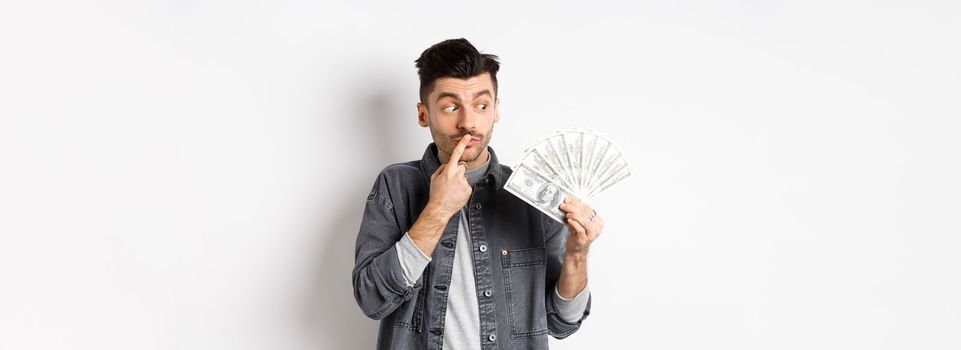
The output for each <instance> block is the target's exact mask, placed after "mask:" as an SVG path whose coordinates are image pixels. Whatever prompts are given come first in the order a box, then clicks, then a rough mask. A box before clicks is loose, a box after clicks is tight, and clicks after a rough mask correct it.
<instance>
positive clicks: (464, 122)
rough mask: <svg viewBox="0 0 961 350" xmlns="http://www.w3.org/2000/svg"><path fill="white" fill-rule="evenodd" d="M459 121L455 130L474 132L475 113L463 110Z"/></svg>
mask: <svg viewBox="0 0 961 350" xmlns="http://www.w3.org/2000/svg"><path fill="white" fill-rule="evenodd" d="M461 111H462V113H461V116H460V120H459V121H458V123H457V128H458V129H462V130H467V131H472V130H474V128H475V127H477V117H478V115H477V112H475V111H472V110H471V109H470V108H464V109H462V110H461Z"/></svg>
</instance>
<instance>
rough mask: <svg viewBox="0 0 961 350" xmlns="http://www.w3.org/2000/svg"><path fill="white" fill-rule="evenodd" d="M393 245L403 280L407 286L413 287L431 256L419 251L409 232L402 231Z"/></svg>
mask: <svg viewBox="0 0 961 350" xmlns="http://www.w3.org/2000/svg"><path fill="white" fill-rule="evenodd" d="M394 246H395V247H396V249H397V260H399V261H400V267H401V269H402V270H403V271H404V279H405V282H406V283H407V286H408V287H413V286H414V284H415V283H417V280H418V279H420V277H421V275H423V274H424V268H426V267H427V264H429V263H430V261H431V258H430V257H429V256H427V254H424V252H422V251H420V248H418V247H417V244H414V240H413V239H411V238H410V233H404V237H401V239H400V241H397V243H396V244H395V245H394Z"/></svg>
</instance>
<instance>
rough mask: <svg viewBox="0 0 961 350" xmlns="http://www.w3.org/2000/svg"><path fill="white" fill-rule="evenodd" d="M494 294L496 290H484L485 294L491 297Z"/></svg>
mask: <svg viewBox="0 0 961 350" xmlns="http://www.w3.org/2000/svg"><path fill="white" fill-rule="evenodd" d="M492 294H494V292H491V290H490V289H488V290H485V291H484V296H485V297H488V298H490V297H491V295H492Z"/></svg>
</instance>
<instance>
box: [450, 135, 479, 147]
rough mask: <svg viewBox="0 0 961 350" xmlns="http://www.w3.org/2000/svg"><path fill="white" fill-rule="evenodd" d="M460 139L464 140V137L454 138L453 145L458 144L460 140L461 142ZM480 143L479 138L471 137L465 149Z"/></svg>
mask: <svg viewBox="0 0 961 350" xmlns="http://www.w3.org/2000/svg"><path fill="white" fill-rule="evenodd" d="M462 138H464V137H463V136H458V137H456V138H454V142H455V143H458V142H460V140H461V139H462ZM480 141H481V138H480V137H477V136H474V135H471V138H470V142H468V143H467V147H471V146H474V145H477V144H478V143H480Z"/></svg>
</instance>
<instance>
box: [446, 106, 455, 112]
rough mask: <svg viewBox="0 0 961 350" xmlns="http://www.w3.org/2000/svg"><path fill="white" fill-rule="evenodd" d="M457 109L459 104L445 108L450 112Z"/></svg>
mask: <svg viewBox="0 0 961 350" xmlns="http://www.w3.org/2000/svg"><path fill="white" fill-rule="evenodd" d="M455 109H457V106H447V107H446V108H444V112H447V113H450V112H453V111H454V110H455Z"/></svg>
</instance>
